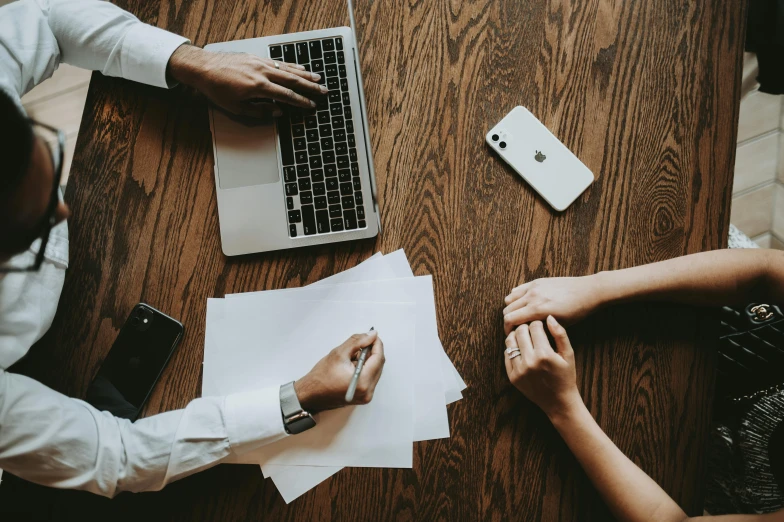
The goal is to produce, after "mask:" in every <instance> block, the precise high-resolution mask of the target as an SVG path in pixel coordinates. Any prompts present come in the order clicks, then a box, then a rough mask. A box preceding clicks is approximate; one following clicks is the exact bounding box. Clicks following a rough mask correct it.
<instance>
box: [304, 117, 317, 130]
mask: <svg viewBox="0 0 784 522" xmlns="http://www.w3.org/2000/svg"><path fill="white" fill-rule="evenodd" d="M317 127H318V120H317V119H316V117H315V116H312V115H311V116H305V128H306V129H315V128H317Z"/></svg>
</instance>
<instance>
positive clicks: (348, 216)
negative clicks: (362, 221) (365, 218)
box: [343, 210, 357, 230]
mask: <svg viewBox="0 0 784 522" xmlns="http://www.w3.org/2000/svg"><path fill="white" fill-rule="evenodd" d="M343 226H344V227H346V230H355V229H356V228H357V215H356V213H354V211H353V210H344V211H343Z"/></svg>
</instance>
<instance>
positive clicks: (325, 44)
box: [321, 38, 335, 56]
mask: <svg viewBox="0 0 784 522" xmlns="http://www.w3.org/2000/svg"><path fill="white" fill-rule="evenodd" d="M321 48H322V49H324V50H325V51H334V50H335V40H333V39H332V38H329V39H327V40H321ZM324 56H326V54H324Z"/></svg>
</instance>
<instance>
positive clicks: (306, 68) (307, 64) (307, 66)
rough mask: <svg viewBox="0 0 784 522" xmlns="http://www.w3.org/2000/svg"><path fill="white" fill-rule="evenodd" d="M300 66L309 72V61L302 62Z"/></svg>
mask: <svg viewBox="0 0 784 522" xmlns="http://www.w3.org/2000/svg"><path fill="white" fill-rule="evenodd" d="M302 67H304V68H305V70H306V71H308V72H310V64H309V63H306V64H304V65H303V66H302Z"/></svg>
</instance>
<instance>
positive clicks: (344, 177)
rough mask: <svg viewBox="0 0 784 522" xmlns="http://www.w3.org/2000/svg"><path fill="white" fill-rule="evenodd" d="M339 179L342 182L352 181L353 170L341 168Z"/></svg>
mask: <svg viewBox="0 0 784 522" xmlns="http://www.w3.org/2000/svg"><path fill="white" fill-rule="evenodd" d="M338 181H339V182H341V183H346V182H347V181H351V171H350V170H348V169H343V170H339V171H338Z"/></svg>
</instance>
